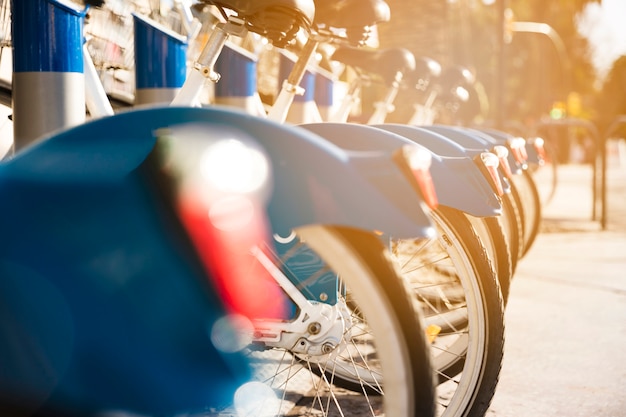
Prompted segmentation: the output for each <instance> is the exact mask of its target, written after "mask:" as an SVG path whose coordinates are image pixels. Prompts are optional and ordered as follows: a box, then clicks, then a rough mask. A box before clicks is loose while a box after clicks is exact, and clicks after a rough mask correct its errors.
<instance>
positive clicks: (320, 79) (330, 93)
mask: <svg viewBox="0 0 626 417" xmlns="http://www.w3.org/2000/svg"><path fill="white" fill-rule="evenodd" d="M334 89H335V76H334V75H333V74H332V73H330V72H329V71H325V70H322V69H319V70H317V71H316V74H315V94H314V96H315V102H316V103H317V108H318V110H319V112H320V114H321V116H322V119H324V120H329V119H330V116H331V114H332V111H333V106H334V104H335V100H334V98H335V97H334V91H335V90H334Z"/></svg>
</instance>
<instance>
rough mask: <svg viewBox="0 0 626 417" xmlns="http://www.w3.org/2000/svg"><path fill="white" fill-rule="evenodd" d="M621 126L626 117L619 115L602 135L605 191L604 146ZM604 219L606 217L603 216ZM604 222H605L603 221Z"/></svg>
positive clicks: (604, 166)
mask: <svg viewBox="0 0 626 417" xmlns="http://www.w3.org/2000/svg"><path fill="white" fill-rule="evenodd" d="M622 125H626V115H620V116H617V117H616V118H615V119H614V120H613V122H611V124H610V125H609V127H608V128H607V130H606V132H605V133H604V137H603V150H604V152H603V157H604V163H603V169H604V172H605V174H604V175H603V176H602V189H603V190H606V165H607V164H606V158H607V157H606V145H607V142H608V140H609V139H610V138H611V136H612V135H613V134H614V133H615V132H617V129H618V128H619V127H620V126H622ZM605 217H606V216H605ZM605 222H606V221H605ZM603 228H604V225H603Z"/></svg>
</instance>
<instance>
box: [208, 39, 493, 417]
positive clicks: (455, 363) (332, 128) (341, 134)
mask: <svg viewBox="0 0 626 417" xmlns="http://www.w3.org/2000/svg"><path fill="white" fill-rule="evenodd" d="M306 50H307V51H310V49H309V48H307V49H306ZM307 60H308V55H307V54H303V55H302V56H301V57H300V59H299V60H298V61H297V62H296V64H295V66H294V67H296V68H297V65H298V62H300V68H299V69H298V70H297V72H300V73H302V72H303V68H302V62H307ZM207 62H210V61H209V60H207ZM292 74H293V73H292ZM296 82H297V83H299V79H298V78H297V77H292V75H290V76H289V79H288V82H286V83H285V84H284V85H288V86H291V85H294V83H296ZM287 94H288V93H285V94H283V98H282V99H280V98H279V99H278V100H277V103H278V106H279V107H282V106H283V105H284V106H286V107H285V108H282V109H279V110H276V111H274V112H273V113H271V112H270V117H271V115H272V114H274V115H277V114H278V115H285V114H286V108H287V107H288V105H285V104H284V103H285V102H286V101H287V99H285V96H286V95H287ZM279 97H280V96H279ZM275 105H276V104H275ZM301 127H304V128H308V129H311V130H313V131H314V132H315V133H317V134H322V136H323V137H325V138H327V139H330V140H331V141H333V142H334V143H338V142H337V139H341V138H347V137H348V136H349V135H347V131H344V130H346V129H347V130H348V131H350V133H352V134H355V133H357V132H356V129H358V128H359V127H357V126H350V125H345V124H344V125H329V124H320V125H302V126H301ZM342 128H343V129H344V130H341V129H342ZM361 128H363V129H364V130H367V132H369V133H370V134H371V135H372V136H374V135H376V136H377V138H378V139H379V140H381V139H383V138H384V137H385V134H384V133H382V132H380V131H376V132H377V133H375V134H373V133H372V132H374V130H373V129H366V128H365V127H364V126H361ZM323 129H325V130H324V133H322V130H323ZM364 135H365V132H358V133H357V136H359V138H361V139H362V137H363V136H364ZM362 145H364V146H365V148H367V149H373V148H375V147H369V148H368V147H367V145H366V144H362ZM370 145H371V143H370ZM359 149H361V150H362V149H363V148H359ZM376 149H380V142H379V143H378V147H376ZM491 192H492V191H491ZM442 227H445V226H442ZM447 227H448V229H446V230H448V231H449V230H451V229H450V228H449V227H450V226H447ZM470 230H471V229H470ZM449 233H450V232H448V234H449ZM466 238H468V237H466ZM473 238H474V239H475V237H473ZM468 239H469V238H468ZM455 244H457V245H458V244H459V243H458V241H457V242H456V243H455ZM439 251H441V249H439ZM483 251H484V249H483ZM458 253H461V255H459V254H458ZM458 253H457V255H455V256H456V257H457V258H456V259H457V262H459V264H461V263H462V262H468V263H469V264H470V265H473V266H472V267H471V268H483V269H482V271H485V272H486V273H483V274H477V275H478V276H481V275H484V276H485V278H482V280H478V279H476V276H474V277H472V278H468V279H467V282H465V283H464V284H463V285H464V286H467V288H470V286H471V285H476V284H475V283H474V282H481V281H482V282H484V284H483V285H485V286H488V287H489V288H492V289H493V290H484V291H483V292H482V293H483V294H487V295H486V296H485V298H486V300H487V301H486V300H482V299H480V295H479V294H480V293H481V290H477V289H476V287H474V289H473V290H471V291H473V293H472V294H473V295H472V297H474V298H473V299H472V301H471V303H473V304H472V305H473V306H472V307H471V308H474V306H475V305H480V306H481V308H485V307H482V306H484V305H488V306H489V307H486V309H485V310H481V312H480V313H478V316H474V317H472V322H473V323H479V322H481V321H482V322H483V325H484V320H485V315H486V316H487V317H492V318H491V319H490V320H491V321H490V323H493V326H490V328H491V329H493V332H492V333H491V335H490V337H491V339H489V342H485V343H490V344H491V347H490V348H489V352H490V355H492V357H496V356H497V355H498V352H500V354H501V353H502V349H501V348H500V349H498V345H499V346H500V347H501V346H502V345H501V342H502V338H501V337H500V336H501V333H499V330H498V329H500V330H502V327H498V325H497V322H498V312H500V319H499V322H500V323H501V322H502V312H501V311H502V310H501V308H502V307H501V306H498V300H500V294H499V289H498V287H497V283H496V282H495V280H493V273H491V272H489V271H491V267H490V266H489V261H488V260H487V259H486V258H485V255H484V254H483V255H482V257H481V255H480V252H478V254H477V255H475V256H471V260H467V259H466V258H465V261H459V260H458V259H459V257H463V256H467V250H466V249H461V250H459V251H458ZM463 253H464V255H463ZM476 262H478V265H481V266H480V267H478V266H477V264H476ZM481 262H482V263H481ZM466 265H467V264H466ZM471 268H469V269H470V270H471ZM475 270H476V269H475ZM463 274H464V276H468V275H467V274H468V272H467V271H464V272H463ZM470 275H471V273H470ZM489 277H491V279H492V280H493V282H490V281H489V279H490V278H489ZM468 291H470V290H468ZM485 303H486V304H485ZM494 303H495V304H494ZM432 308H433V309H434V310H436V309H437V307H432ZM481 314H482V315H483V316H481V317H479V316H480V315H481ZM490 315H492V316H490ZM444 316H445V314H444ZM446 320H447V319H445V318H444V319H442V321H444V322H445V321H446ZM448 320H449V319H448ZM458 325H459V324H458V323H457V324H456V326H458ZM473 325H477V326H481V324H473ZM447 327H448V328H455V325H454V324H450V323H447ZM478 343H479V344H480V343H482V341H481V342H478ZM458 344H459V346H463V347H456V349H459V350H458V351H457V354H459V353H461V352H462V351H463V349H464V347H466V346H467V345H466V344H464V342H463V341H459V342H458ZM471 350H472V352H473V354H474V353H475V352H478V351H479V350H480V349H479V348H477V347H475V346H473V347H472V349H471ZM486 352H487V349H485V350H483V354H484V353H486ZM476 354H477V355H478V356H477V357H472V358H471V359H472V361H476V362H472V363H491V364H498V363H499V361H498V360H497V358H496V360H493V361H485V360H484V358H482V357H480V355H481V354H480V353H476ZM493 355H495V356H493ZM451 356H452V355H451ZM457 358H458V356H454V359H452V358H451V357H448V359H447V360H448V362H447V363H446V362H445V360H443V359H442V361H444V362H443V363H441V367H440V369H442V371H441V373H442V375H446V372H448V375H447V376H446V377H445V378H449V377H450V376H451V375H456V374H458V371H459V369H460V368H461V367H462V365H463V361H459V360H457ZM468 366H469V365H468ZM468 369H469V368H468ZM498 369H499V367H498V366H497V365H492V367H491V368H490V370H489V374H490V376H489V377H485V379H486V380H491V381H497V378H492V377H491V375H493V372H494V371H495V372H496V373H497V370H498ZM479 374H480V373H479V372H476V373H475V374H474V376H473V377H474V378H480V377H481V376H479ZM467 379H469V378H467ZM474 383H475V382H474ZM468 385H469V386H470V387H472V386H475V385H472V384H471V383H470V384H468ZM479 385H480V384H479ZM492 392H493V390H492V386H490V385H489V384H484V385H483V389H482V390H481V391H480V392H479V393H478V397H481V396H485V395H487V396H490V395H491V393H492ZM459 393H461V391H459ZM475 395H477V393H476V392H474V391H472V388H469V392H463V393H462V395H460V396H459V397H458V398H463V399H462V400H459V399H458V398H457V399H456V401H458V403H456V404H454V403H453V404H452V407H450V410H451V411H452V410H453V409H454V411H452V412H461V411H459V410H464V407H468V404H471V403H472V401H474V399H475V398H476V397H474V396H475ZM476 404H477V405H476V407H485V402H484V399H481V400H479V401H477V402H476ZM478 404H480V405H478Z"/></svg>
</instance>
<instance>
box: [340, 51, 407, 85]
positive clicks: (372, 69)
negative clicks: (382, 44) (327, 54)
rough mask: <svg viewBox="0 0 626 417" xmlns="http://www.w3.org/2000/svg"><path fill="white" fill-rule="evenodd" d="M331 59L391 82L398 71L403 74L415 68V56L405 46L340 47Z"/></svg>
mask: <svg viewBox="0 0 626 417" xmlns="http://www.w3.org/2000/svg"><path fill="white" fill-rule="evenodd" d="M332 59H333V60H336V61H339V62H342V63H344V64H346V65H349V66H352V67H356V68H359V69H361V70H363V71H365V72H367V73H371V74H376V75H379V76H381V77H382V78H383V79H384V81H385V82H386V83H392V82H393V81H394V80H395V79H396V74H397V73H398V72H402V73H403V74H405V73H407V72H412V71H414V70H415V56H414V55H413V53H412V52H411V51H409V50H408V49H405V48H388V49H377V50H371V49H360V48H349V47H341V48H337V50H336V51H335V53H334V54H333V56H332Z"/></svg>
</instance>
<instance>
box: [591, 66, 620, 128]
mask: <svg viewBox="0 0 626 417" xmlns="http://www.w3.org/2000/svg"><path fill="white" fill-rule="evenodd" d="M596 108H597V109H598V112H597V115H596V123H597V125H598V128H599V129H600V131H601V132H603V133H604V132H606V131H607V129H608V128H609V126H610V125H611V123H612V122H613V121H614V120H615V118H616V117H618V116H626V55H622V56H621V57H619V58H618V59H617V60H616V61H615V62H614V63H613V67H612V68H611V70H610V71H609V74H608V75H607V77H606V80H605V81H604V85H603V86H602V90H601V91H600V93H599V94H598V96H597V99H596ZM618 131H619V133H620V134H622V135H624V134H626V126H621V128H620V129H619V130H618Z"/></svg>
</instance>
